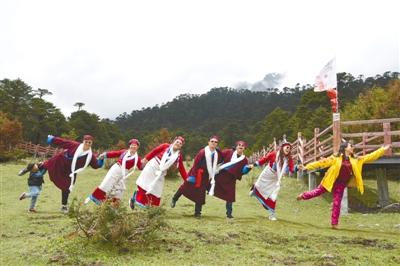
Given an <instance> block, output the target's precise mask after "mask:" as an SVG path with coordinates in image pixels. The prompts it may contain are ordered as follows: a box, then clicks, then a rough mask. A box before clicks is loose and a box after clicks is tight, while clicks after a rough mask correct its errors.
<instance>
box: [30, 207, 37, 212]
mask: <svg viewBox="0 0 400 266" xmlns="http://www.w3.org/2000/svg"><path fill="white" fill-rule="evenodd" d="M28 212H36V210H35V209H34V208H30V209H29V210H28Z"/></svg>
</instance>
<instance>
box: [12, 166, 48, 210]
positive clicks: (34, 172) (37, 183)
mask: <svg viewBox="0 0 400 266" xmlns="http://www.w3.org/2000/svg"><path fill="white" fill-rule="evenodd" d="M27 172H29V178H28V186H29V190H30V193H26V192H24V193H22V195H21V196H20V197H19V200H23V199H26V198H32V199H31V204H30V206H29V210H28V211H29V212H36V210H35V204H36V201H37V198H38V197H39V194H40V191H41V190H42V184H43V183H44V180H43V176H44V175H45V174H46V172H47V170H46V169H44V168H43V164H42V163H37V164H36V163H30V164H28V166H27V167H26V168H25V169H23V170H21V171H19V173H18V175H19V176H22V175H24V174H26V173H27Z"/></svg>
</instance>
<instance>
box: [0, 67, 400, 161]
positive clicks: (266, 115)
mask: <svg viewBox="0 0 400 266" xmlns="http://www.w3.org/2000/svg"><path fill="white" fill-rule="evenodd" d="M338 88H339V89H338V91H339V105H340V107H339V110H340V113H341V120H342V121H350V120H363V119H366V120H367V119H378V118H393V117H400V80H399V73H398V72H385V73H383V75H376V76H375V77H368V78H364V77H363V76H359V77H357V78H355V77H353V76H352V75H351V74H349V73H344V72H343V73H338ZM51 94H52V93H51V92H50V91H49V90H47V89H40V88H38V89H33V88H31V87H30V86H29V85H28V84H26V83H25V82H24V81H23V80H21V79H16V80H9V79H3V80H0V106H1V111H0V125H1V130H0V134H1V139H0V141H1V142H0V159H3V160H4V159H7V158H8V157H10V153H12V147H14V146H15V145H16V144H17V143H18V142H19V141H31V142H32V143H35V144H41V145H45V144H46V139H47V135H49V134H51V135H55V136H62V137H65V138H69V139H75V140H78V141H80V138H82V136H83V135H84V134H91V135H93V136H94V138H95V141H94V144H93V147H94V148H96V149H98V148H101V149H112V148H113V147H114V146H115V145H116V144H117V143H118V142H119V141H123V142H125V143H126V142H127V141H128V140H129V139H131V138H136V139H139V140H140V142H141V143H142V145H141V147H140V150H139V152H140V153H141V154H144V153H146V152H147V151H148V150H149V149H150V148H151V147H152V145H153V143H154V141H155V139H157V138H159V136H160V134H161V132H163V133H162V134H165V131H167V132H168V134H170V136H171V137H173V136H175V135H182V136H183V137H184V138H185V140H186V145H185V146H184V147H183V148H182V151H183V153H184V154H185V155H188V156H192V157H193V156H194V155H195V154H196V153H197V152H198V151H199V150H200V149H201V148H203V147H204V146H205V145H206V144H207V138H208V137H209V136H210V135H218V136H219V138H220V139H221V140H222V141H221V142H220V147H221V148H228V147H231V146H232V145H233V144H234V143H235V142H236V141H237V140H244V141H246V142H247V144H248V150H247V151H246V154H247V155H249V154H251V153H252V152H253V151H257V150H260V149H261V148H262V147H263V146H264V145H268V144H269V143H271V142H272V141H273V138H274V137H277V138H278V139H280V138H281V137H282V135H283V134H286V135H287V140H288V141H294V140H296V138H297V132H302V135H303V136H304V137H305V138H306V139H310V138H312V137H313V132H314V128H315V127H319V128H321V129H324V128H326V127H327V126H329V125H330V124H331V123H332V114H331V113H332V112H331V105H330V101H329V98H328V96H327V94H326V93H324V92H318V93H317V92H314V91H313V88H312V87H310V85H303V86H301V85H300V84H297V85H296V86H295V87H294V88H287V87H285V88H283V89H282V90H279V89H276V88H270V89H266V90H265V91H249V90H236V89H233V88H227V87H222V88H213V89H211V90H210V91H208V92H207V93H205V94H201V95H198V94H195V95H194V94H182V95H179V96H177V97H176V98H175V99H173V100H172V101H171V102H167V103H166V104H163V105H161V106H158V105H157V106H154V107H148V108H143V109H142V110H133V111H131V113H130V114H127V113H123V114H121V115H119V116H118V117H117V118H116V119H115V121H113V120H110V119H101V118H100V117H99V116H98V115H97V114H94V113H90V112H88V111H86V110H84V109H83V108H82V107H83V106H84V103H80V102H79V103H75V106H77V107H79V109H78V111H75V112H73V113H71V116H70V117H65V116H64V115H63V114H62V112H61V110H60V109H59V108H57V107H56V106H55V105H54V104H53V103H51V102H48V101H46V100H44V99H43V96H45V95H51ZM71 105H74V103H71ZM397 130H398V129H397Z"/></svg>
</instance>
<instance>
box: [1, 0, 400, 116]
mask: <svg viewBox="0 0 400 266" xmlns="http://www.w3.org/2000/svg"><path fill="white" fill-rule="evenodd" d="M398 6H399V4H398V1H395V0H393V1H390V0H378V1H375V0H374V1H368V0H364V1H356V0H347V1H340V0H337V1H328V0H326V1H323V0H320V1H304V0H301V1H300V0H294V1H284V0H279V1H267V0H264V1H252V0H244V1H234V0H230V1H222V0H220V1H218V0H213V1H205V0H203V1H192V0H191V1H188V0H187V1H169V0H163V1H155V0H153V1H151V0H147V1H134V0H131V1H122V0H105V1H101V0H93V1H91V0H79V1H74V0H68V1H63V0H51V1H50V0H49V1H39V0H26V1H19V0H9V1H7V0H1V6H0V10H1V11H0V12H1V14H0V15H1V16H0V20H1V21H0V22H1V24H0V27H1V28H0V34H1V35H0V49H1V50H0V79H4V78H8V79H12V80H13V79H17V78H20V79H22V80H23V81H24V82H26V83H27V84H28V85H29V86H31V87H32V88H33V89H38V88H42V89H47V90H49V91H51V92H52V93H53V95H51V96H46V97H45V99H46V100H47V101H50V102H52V103H53V104H55V105H56V106H57V107H58V108H60V109H61V111H62V112H63V113H64V115H65V116H70V114H71V112H74V111H76V110H77V108H76V107H74V104H75V103H76V102H83V103H84V104H85V106H84V107H83V109H85V110H86V111H88V112H89V113H96V114H98V115H99V116H100V117H101V118H109V119H112V120H114V119H115V118H116V117H117V116H118V115H120V114H122V113H124V112H126V113H128V114H130V113H131V111H132V110H140V109H142V108H147V107H153V106H155V105H156V104H158V105H161V104H163V103H167V102H169V101H172V100H173V99H174V98H175V97H176V96H178V95H180V94H184V93H190V94H203V93H206V92H207V91H209V90H210V89H212V88H216V87H225V86H229V87H235V85H236V84H238V83H240V82H249V83H251V84H252V83H256V82H258V81H260V80H262V79H263V78H264V77H265V75H266V74H268V73H272V72H276V73H281V74H283V75H285V79H284V80H283V82H282V84H281V86H280V87H284V86H287V87H294V86H295V85H296V83H300V84H301V85H306V84H313V82H314V79H315V77H316V75H317V74H319V72H320V70H321V69H322V68H323V66H324V65H325V64H326V63H328V61H330V60H331V59H332V58H334V57H335V56H336V60H337V71H338V72H347V73H350V74H352V75H353V76H355V77H358V75H364V76H365V77H369V76H375V75H377V74H383V73H384V72H386V71H392V72H393V71H397V72H400V70H399V69H400V63H399V62H400V60H399V53H400V51H399V50H400V48H399V42H400V26H399V25H400V20H399V7H398ZM339 93H340V88H339Z"/></svg>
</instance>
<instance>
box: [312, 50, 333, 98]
mask: <svg viewBox="0 0 400 266" xmlns="http://www.w3.org/2000/svg"><path fill="white" fill-rule="evenodd" d="M336 87H337V79H336V57H334V58H333V59H332V60H331V61H329V62H328V64H326V65H325V66H324V67H323V68H322V70H321V72H320V73H319V75H318V76H317V77H316V78H315V81H314V91H326V90H328V89H333V88H336Z"/></svg>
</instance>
